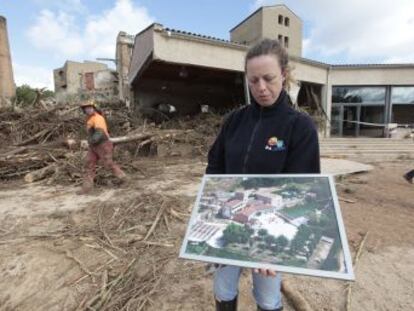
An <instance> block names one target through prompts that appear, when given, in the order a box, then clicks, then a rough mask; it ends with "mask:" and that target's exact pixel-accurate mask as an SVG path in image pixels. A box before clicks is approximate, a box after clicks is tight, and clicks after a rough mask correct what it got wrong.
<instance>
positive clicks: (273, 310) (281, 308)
mask: <svg viewBox="0 0 414 311" xmlns="http://www.w3.org/2000/svg"><path fill="white" fill-rule="evenodd" d="M282 310H283V307H280V308H277V309H272V310H267V309H262V308H260V306H259V305H258V306H257V311H282Z"/></svg>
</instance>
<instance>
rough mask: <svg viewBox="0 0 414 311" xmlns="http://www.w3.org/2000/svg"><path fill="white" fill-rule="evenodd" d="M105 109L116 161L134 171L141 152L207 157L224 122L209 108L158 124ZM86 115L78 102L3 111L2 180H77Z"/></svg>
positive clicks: (111, 107)
mask: <svg viewBox="0 0 414 311" xmlns="http://www.w3.org/2000/svg"><path fill="white" fill-rule="evenodd" d="M101 109H102V111H103V113H104V115H105V117H106V118H107V121H108V125H109V129H110V135H111V141H112V142H113V143H114V145H116V146H117V147H116V151H115V160H116V161H117V163H120V165H121V167H122V168H123V169H124V170H126V171H127V172H129V173H135V172H137V171H139V168H138V167H136V166H135V165H134V163H133V159H136V158H137V157H140V156H161V157H167V156H172V157H174V156H191V157H193V156H203V157H205V156H206V154H207V151H208V147H209V146H210V145H211V143H212V141H213V139H214V137H215V136H216V133H217V131H218V129H219V128H220V124H221V122H222V117H221V116H220V115H216V114H212V113H208V114H200V115H198V116H195V117H182V118H181V119H172V120H168V121H166V122H164V123H161V124H159V125H156V124H154V123H151V122H149V121H148V120H147V119H143V118H142V117H140V116H139V115H138V114H136V113H133V112H131V111H129V110H128V109H127V108H126V107H124V106H122V105H121V104H120V103H118V102H116V103H115V102H112V103H106V104H102V106H101ZM84 118H85V117H84V116H83V115H82V114H81V112H80V110H79V109H78V106H77V104H76V103H74V104H59V105H56V104H55V105H53V106H52V107H50V106H47V108H46V105H44V104H43V105H36V106H31V107H30V108H28V109H24V110H23V109H15V108H13V107H9V108H7V109H3V110H1V111H0V137H1V138H2V140H3V142H5V144H4V146H3V148H1V149H0V179H1V180H10V179H16V178H24V180H25V181H26V182H34V181H38V180H44V179H47V180H46V183H47V184H53V183H60V184H62V183H63V184H65V183H66V184H67V183H75V184H76V183H78V182H79V180H80V178H81V176H82V168H83V159H84V157H85V153H86V149H85V143H86V142H82V140H84V139H85V138H86V130H85V125H84V123H85V120H84ZM104 174H105V172H103V171H102V172H101V170H99V169H98V175H97V182H98V183H102V182H103V181H104V180H109V182H113V181H111V178H110V177H109V176H105V175H104ZM102 177H105V178H102ZM108 177H109V178H108Z"/></svg>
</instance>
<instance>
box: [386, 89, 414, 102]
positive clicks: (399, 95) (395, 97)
mask: <svg viewBox="0 0 414 311" xmlns="http://www.w3.org/2000/svg"><path fill="white" fill-rule="evenodd" d="M391 101H392V103H393V104H399V105H410V104H411V105H413V104H414V87H413V86H393V87H392V91H391Z"/></svg>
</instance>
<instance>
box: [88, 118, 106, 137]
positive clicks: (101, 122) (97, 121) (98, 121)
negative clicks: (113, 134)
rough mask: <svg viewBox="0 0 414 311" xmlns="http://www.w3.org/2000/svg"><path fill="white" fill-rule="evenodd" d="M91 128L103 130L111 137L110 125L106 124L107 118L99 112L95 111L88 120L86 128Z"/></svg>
mask: <svg viewBox="0 0 414 311" xmlns="http://www.w3.org/2000/svg"><path fill="white" fill-rule="evenodd" d="M91 128H94V129H100V130H103V131H104V132H105V134H106V136H107V137H108V138H109V133H108V127H107V126H106V121H105V118H104V117H103V116H101V115H100V114H99V113H96V112H95V113H94V114H93V115H91V116H90V117H89V118H88V120H87V121H86V129H87V130H90V129H91Z"/></svg>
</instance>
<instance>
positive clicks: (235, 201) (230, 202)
mask: <svg viewBox="0 0 414 311" xmlns="http://www.w3.org/2000/svg"><path fill="white" fill-rule="evenodd" d="M241 202H242V201H240V200H231V201H228V202H226V203H225V205H226V206H229V207H231V208H233V207H235V206H237V205H239V204H240V203H241Z"/></svg>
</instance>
